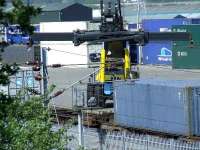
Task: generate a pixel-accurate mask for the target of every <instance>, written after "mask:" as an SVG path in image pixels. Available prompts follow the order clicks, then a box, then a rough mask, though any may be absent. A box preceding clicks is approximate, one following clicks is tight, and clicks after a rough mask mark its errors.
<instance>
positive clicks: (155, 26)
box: [142, 18, 191, 65]
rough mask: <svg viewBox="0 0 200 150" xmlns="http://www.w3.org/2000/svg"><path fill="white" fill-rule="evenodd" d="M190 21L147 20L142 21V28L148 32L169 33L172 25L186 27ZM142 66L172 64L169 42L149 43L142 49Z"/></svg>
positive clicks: (183, 19)
mask: <svg viewBox="0 0 200 150" xmlns="http://www.w3.org/2000/svg"><path fill="white" fill-rule="evenodd" d="M190 23H191V21H190V20H189V19H186V18H181V19H149V20H143V21H142V28H143V30H144V31H148V32H169V31H171V28H172V25H186V24H190ZM142 52H143V64H154V65H155V64H162V65H171V64H172V43H171V41H165V42H163V41H162V42H155V41H150V42H149V43H148V44H147V45H146V46H144V47H143V50H142Z"/></svg>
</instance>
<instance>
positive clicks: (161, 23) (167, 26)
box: [142, 18, 191, 32]
mask: <svg viewBox="0 0 200 150" xmlns="http://www.w3.org/2000/svg"><path fill="white" fill-rule="evenodd" d="M187 24H191V20H190V19H187V18H180V19H147V20H143V21H142V28H143V29H144V31H148V32H162V31H170V30H171V28H172V25H187Z"/></svg>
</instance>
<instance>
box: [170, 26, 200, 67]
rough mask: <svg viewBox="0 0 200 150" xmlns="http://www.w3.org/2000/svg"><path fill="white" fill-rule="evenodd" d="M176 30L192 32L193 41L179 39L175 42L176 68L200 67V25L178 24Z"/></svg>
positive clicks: (174, 28) (173, 65)
mask: <svg viewBox="0 0 200 150" xmlns="http://www.w3.org/2000/svg"><path fill="white" fill-rule="evenodd" d="M172 30H173V31H174V32H190V33H191V34H192V40H193V42H192V43H191V41H184V42H183V41H179V42H178V41H177V42H174V44H173V57H172V58H173V63H172V67H173V68H175V69H200V61H199V58H200V37H199V33H200V25H176V26H173V27H172Z"/></svg>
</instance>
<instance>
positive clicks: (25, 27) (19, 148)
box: [0, 0, 65, 150]
mask: <svg viewBox="0 0 200 150" xmlns="http://www.w3.org/2000/svg"><path fill="white" fill-rule="evenodd" d="M5 4H6V3H5V1H4V0H0V20H1V23H2V24H4V25H8V24H11V23H14V24H19V25H20V27H21V29H22V31H23V32H25V33H29V34H31V33H33V27H32V26H31V25H30V18H31V17H32V16H36V15H37V14H39V13H40V11H41V9H40V8H35V7H33V6H26V5H24V4H23V3H22V1H20V0H13V9H12V10H11V11H10V12H6V11H5V9H4V8H5ZM2 45H3V46H4V45H5V44H3V43H1V46H2ZM3 46H2V47H1V48H2V49H3V48H4V47H3ZM17 71H18V67H17V66H16V65H15V64H13V65H7V64H2V63H0V86H1V85H7V84H9V76H11V75H14V74H15V73H16V72H17ZM44 97H46V96H40V97H33V98H31V99H30V100H28V101H25V102H23V101H22V100H21V99H20V96H16V97H11V96H9V95H5V94H3V93H0V149H1V150H51V149H63V147H64V144H65V143H64V141H63V140H65V137H64V136H65V135H64V132H63V129H61V130H57V131H53V130H52V125H53V124H52V123H51V117H50V115H51V114H50V111H49V109H48V108H47V107H45V106H44V105H43V102H44Z"/></svg>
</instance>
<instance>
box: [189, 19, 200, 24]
mask: <svg viewBox="0 0 200 150" xmlns="http://www.w3.org/2000/svg"><path fill="white" fill-rule="evenodd" d="M191 24H200V18H193V19H191Z"/></svg>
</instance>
